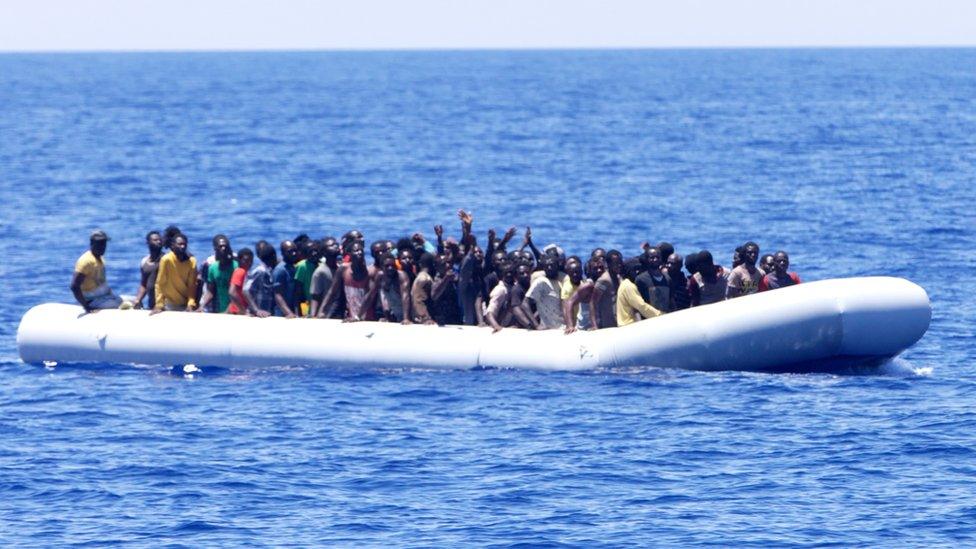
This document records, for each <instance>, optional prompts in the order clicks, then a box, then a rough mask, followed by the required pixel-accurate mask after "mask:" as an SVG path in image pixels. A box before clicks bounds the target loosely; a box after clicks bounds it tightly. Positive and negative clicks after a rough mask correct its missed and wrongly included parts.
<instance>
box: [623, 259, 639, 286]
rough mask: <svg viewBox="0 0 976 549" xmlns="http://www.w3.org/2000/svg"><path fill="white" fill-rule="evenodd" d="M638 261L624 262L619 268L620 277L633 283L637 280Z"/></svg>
mask: <svg viewBox="0 0 976 549" xmlns="http://www.w3.org/2000/svg"><path fill="white" fill-rule="evenodd" d="M640 267H641V264H640V261H639V260H637V259H630V260H627V261H625V262H624V264H623V265H621V267H620V275H621V276H623V277H624V278H626V279H627V280H629V281H631V282H633V281H634V279H635V278H637V274H638V273H640Z"/></svg>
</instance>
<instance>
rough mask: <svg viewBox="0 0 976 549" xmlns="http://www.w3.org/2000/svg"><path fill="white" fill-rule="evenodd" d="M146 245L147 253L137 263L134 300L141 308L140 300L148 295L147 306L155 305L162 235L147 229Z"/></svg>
mask: <svg viewBox="0 0 976 549" xmlns="http://www.w3.org/2000/svg"><path fill="white" fill-rule="evenodd" d="M146 247H148V248H149V255H147V256H146V257H143V258H142V261H141V262H140V263H139V274H140V277H139V291H138V292H136V298H135V300H134V303H135V308H136V309H141V308H142V300H143V298H145V297H146V296H148V301H147V302H146V304H147V306H148V307H149V308H150V309H152V308H153V307H154V306H155V305H156V273H158V272H159V259H160V258H161V257H162V256H163V237H162V235H160V234H159V231H149V234H147V235H146Z"/></svg>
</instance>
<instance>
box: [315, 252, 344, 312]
mask: <svg viewBox="0 0 976 549" xmlns="http://www.w3.org/2000/svg"><path fill="white" fill-rule="evenodd" d="M345 269H348V267H346V266H345V265H341V266H340V267H339V268H338V269H336V271H335V273H333V275H332V285H331V286H329V291H327V292H325V296H323V297H322V304H321V305H319V310H318V312H317V313H316V314H315V316H316V317H317V318H325V317H326V314H327V313H328V312H329V308H330V307H332V303H333V302H335V300H336V299H338V298H339V292H341V291H343V279H344V275H345V272H346V271H345Z"/></svg>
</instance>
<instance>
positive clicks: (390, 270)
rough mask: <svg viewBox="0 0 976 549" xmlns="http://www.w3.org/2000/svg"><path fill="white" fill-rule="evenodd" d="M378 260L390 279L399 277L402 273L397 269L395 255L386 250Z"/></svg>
mask: <svg viewBox="0 0 976 549" xmlns="http://www.w3.org/2000/svg"><path fill="white" fill-rule="evenodd" d="M378 262H379V264H380V266H381V268H382V269H383V274H384V275H386V277H387V278H390V279H397V278H399V276H400V274H399V271H398V270H397V260H396V258H395V257H393V256H392V255H390V254H388V253H386V252H384V253H383V255H382V256H381V258H380V259H379V260H378Z"/></svg>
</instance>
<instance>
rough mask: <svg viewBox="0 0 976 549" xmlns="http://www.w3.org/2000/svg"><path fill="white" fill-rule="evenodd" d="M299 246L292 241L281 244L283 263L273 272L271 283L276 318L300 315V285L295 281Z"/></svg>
mask: <svg viewBox="0 0 976 549" xmlns="http://www.w3.org/2000/svg"><path fill="white" fill-rule="evenodd" d="M298 258H299V252H298V246H296V245H295V242H294V241H292V240H284V241H282V243H281V262H280V263H278V264H277V265H275V268H274V270H273V271H271V283H272V287H273V288H274V299H275V307H276V309H277V313H278V314H277V315H276V316H283V317H285V318H295V317H297V316H298V314H299V313H300V311H299V309H298V292H299V290H298V283H297V281H296V280H295V269H296V267H295V264H296V263H298Z"/></svg>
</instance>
